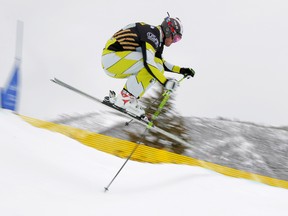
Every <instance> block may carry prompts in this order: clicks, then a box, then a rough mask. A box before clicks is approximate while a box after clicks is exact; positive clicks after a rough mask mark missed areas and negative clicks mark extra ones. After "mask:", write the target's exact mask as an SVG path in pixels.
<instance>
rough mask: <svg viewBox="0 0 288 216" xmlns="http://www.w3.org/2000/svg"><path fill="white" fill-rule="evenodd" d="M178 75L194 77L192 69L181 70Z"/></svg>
mask: <svg viewBox="0 0 288 216" xmlns="http://www.w3.org/2000/svg"><path fill="white" fill-rule="evenodd" d="M180 74H183V75H184V76H191V77H194V75H195V71H194V70H193V69H192V68H181V69H180Z"/></svg>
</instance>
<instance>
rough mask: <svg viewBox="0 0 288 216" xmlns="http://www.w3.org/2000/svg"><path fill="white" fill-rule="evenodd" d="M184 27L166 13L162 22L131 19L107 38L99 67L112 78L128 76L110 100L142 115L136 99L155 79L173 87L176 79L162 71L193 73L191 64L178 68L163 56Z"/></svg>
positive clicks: (177, 39) (168, 87) (192, 74)
mask: <svg viewBox="0 0 288 216" xmlns="http://www.w3.org/2000/svg"><path fill="white" fill-rule="evenodd" d="M182 33H183V27H182V24H181V22H180V20H179V19H178V18H171V17H170V16H168V17H166V18H165V19H164V21H163V22H162V24H161V25H159V26H153V25H149V24H146V23H140V22H139V23H132V24H130V25H127V26H126V27H124V28H122V29H121V30H120V31H118V32H116V33H115V34H114V35H113V36H112V38H111V39H109V40H108V41H107V43H106V45H105V48H104V49H103V53H102V67H103V69H104V71H105V72H106V73H107V74H108V75H109V76H111V77H114V78H127V81H126V84H125V86H124V88H123V90H122V91H121V92H120V94H119V95H118V96H116V94H115V93H114V94H113V95H111V94H110V98H111V100H110V101H111V103H114V105H116V106H117V107H120V108H123V109H125V110H126V111H127V112H129V113H131V114H133V115H135V116H138V117H141V116H143V115H145V111H144V109H143V108H142V106H141V105H140V104H139V103H138V99H139V98H141V97H142V96H143V94H144V93H145V92H146V90H147V89H148V88H149V87H150V86H151V85H152V84H153V83H154V82H155V80H156V81H158V82H159V83H160V84H162V85H163V86H164V87H165V88H166V89H169V90H172V91H173V90H175V89H176V87H177V85H178V82H177V80H175V79H171V78H166V77H165V76H164V72H165V71H168V72H174V73H180V74H183V75H189V76H192V77H193V76H194V73H195V72H194V70H193V69H191V68H180V67H179V66H176V65H172V64H170V63H168V62H167V61H165V60H164V59H163V58H162V53H163V49H164V45H165V46H167V47H169V46H170V45H171V44H172V43H176V42H178V41H179V40H181V38H182Z"/></svg>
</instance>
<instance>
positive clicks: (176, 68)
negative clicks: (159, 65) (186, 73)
mask: <svg viewBox="0 0 288 216" xmlns="http://www.w3.org/2000/svg"><path fill="white" fill-rule="evenodd" d="M162 61H163V65H164V70H165V71H168V72H172V73H180V69H181V67H179V66H176V65H173V64H171V63H169V62H167V61H165V60H164V59H162Z"/></svg>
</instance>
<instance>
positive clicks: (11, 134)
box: [0, 110, 288, 216]
mask: <svg viewBox="0 0 288 216" xmlns="http://www.w3.org/2000/svg"><path fill="white" fill-rule="evenodd" d="M0 134H1V138H0V139H1V141H0V215H3V216H4V215H5V216H18V215H19V216H20V215H21V216H26V215H27V216H36V215H37V216H39V215H41V216H46V215H53V216H57V215H59V216H60V215H61V216H63V215H69V216H74V215H75V216H76V215H77V216H78V215H85V216H89V215H93V216H94V215H137V216H139V215H140V216H141V215H143V216H144V215H145V216H147V215H149V216H154V215H157V216H159V215H165V216H169V215H205V216H206V215H207V216H209V215H213V216H217V215H219V216H220V215H221V216H226V215H227V216H228V215H229V216H231V215H239V216H240V215H245V216H249V215H251V216H252V215H262V216H266V215H267V216H268V215H269V216H270V215H277V216H282V215H283V216H284V215H285V216H286V215H287V212H288V205H287V199H288V190H285V189H282V188H276V187H270V186H267V185H263V184H259V183H255V182H252V181H247V180H242V179H236V178H230V177H227V176H223V175H220V174H217V173H214V172H211V171H209V170H205V169H202V168H199V167H191V166H183V165H182V166H180V165H171V164H162V165H152V164H145V163H138V162H133V161H130V162H129V163H128V164H127V165H126V167H125V168H124V170H123V172H122V173H120V175H119V176H118V178H117V179H116V180H115V182H114V183H113V184H112V185H111V187H110V191H109V192H107V193H104V187H105V186H107V184H108V183H109V182H110V180H111V179H112V178H113V176H114V175H115V173H116V172H117V170H118V169H119V168H120V166H121V165H122V164H123V162H124V160H123V159H120V158H117V157H115V156H112V155H107V154H105V153H102V152H99V151H97V150H95V149H92V148H89V147H87V146H84V145H82V144H80V143H78V142H76V141H74V140H72V139H70V138H67V137H65V136H63V135H60V134H57V133H53V132H50V131H47V130H43V129H39V128H35V127H32V126H31V125H29V124H28V123H26V122H24V121H22V120H21V119H20V118H19V117H18V116H16V115H14V114H12V113H10V112H9V111H6V110H0Z"/></svg>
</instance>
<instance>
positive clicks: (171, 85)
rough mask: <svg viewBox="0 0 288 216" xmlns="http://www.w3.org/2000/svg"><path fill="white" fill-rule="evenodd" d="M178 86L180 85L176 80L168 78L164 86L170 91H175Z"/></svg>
mask: <svg viewBox="0 0 288 216" xmlns="http://www.w3.org/2000/svg"><path fill="white" fill-rule="evenodd" d="M178 86H179V83H178V81H177V80H176V79H174V78H168V79H167V81H166V82H165V84H164V87H165V89H167V90H170V91H175V90H176V88H177V87H178Z"/></svg>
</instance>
